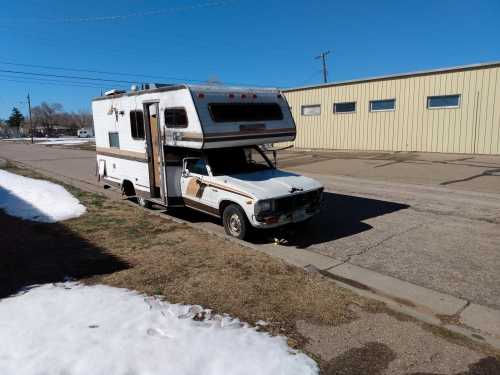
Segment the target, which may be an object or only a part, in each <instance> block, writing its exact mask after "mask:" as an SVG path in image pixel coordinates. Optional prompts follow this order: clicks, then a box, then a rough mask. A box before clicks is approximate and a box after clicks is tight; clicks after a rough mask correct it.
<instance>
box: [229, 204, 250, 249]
mask: <svg viewBox="0 0 500 375" xmlns="http://www.w3.org/2000/svg"><path fill="white" fill-rule="evenodd" d="M222 222H223V224H224V229H225V230H226V233H227V234H229V235H230V236H231V237H235V238H238V239H240V240H243V239H245V237H246V236H247V235H248V233H249V231H250V223H249V222H248V219H247V216H246V214H245V212H243V210H242V209H241V207H240V206H238V205H236V204H230V205H229V206H227V207H226V209H225V210H224V213H223V214H222Z"/></svg>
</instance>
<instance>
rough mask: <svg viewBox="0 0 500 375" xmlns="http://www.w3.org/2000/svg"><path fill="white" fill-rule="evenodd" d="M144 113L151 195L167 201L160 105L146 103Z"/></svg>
mask: <svg viewBox="0 0 500 375" xmlns="http://www.w3.org/2000/svg"><path fill="white" fill-rule="evenodd" d="M144 113H145V117H146V138H147V149H148V160H149V183H150V193H151V197H153V198H160V197H161V198H162V200H163V201H164V203H166V201H165V196H166V194H165V188H164V184H162V183H161V182H162V181H164V178H163V174H164V171H163V168H162V164H163V153H162V152H160V151H161V150H162V142H161V136H160V123H159V120H158V119H159V110H158V103H144Z"/></svg>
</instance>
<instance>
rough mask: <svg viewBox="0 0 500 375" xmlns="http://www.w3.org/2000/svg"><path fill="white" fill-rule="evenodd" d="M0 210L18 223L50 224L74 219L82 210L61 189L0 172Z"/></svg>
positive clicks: (84, 209)
mask: <svg viewBox="0 0 500 375" xmlns="http://www.w3.org/2000/svg"><path fill="white" fill-rule="evenodd" d="M0 209H3V210H5V212H6V213H7V214H9V215H12V216H16V217H20V218H22V219H27V220H33V221H40V222H44V223H53V222H56V221H60V220H67V219H71V218H74V217H78V216H80V215H82V214H84V213H85V211H86V208H85V206H83V205H81V204H80V202H79V201H78V199H76V198H75V197H73V196H72V195H71V194H70V193H68V191H66V189H64V188H63V187H62V186H60V185H57V184H53V183H52V182H49V181H43V180H35V179H33V178H28V177H23V176H19V175H17V174H14V173H10V172H7V171H3V170H0Z"/></svg>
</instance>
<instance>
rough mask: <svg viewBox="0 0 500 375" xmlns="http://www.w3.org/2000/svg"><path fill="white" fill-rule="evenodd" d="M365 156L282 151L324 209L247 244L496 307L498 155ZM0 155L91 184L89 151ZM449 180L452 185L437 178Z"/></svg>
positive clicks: (5, 148) (8, 146) (21, 149)
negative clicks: (320, 193)
mask: <svg viewBox="0 0 500 375" xmlns="http://www.w3.org/2000/svg"><path fill="white" fill-rule="evenodd" d="M366 155H367V154H364V155H361V156H357V155H356V154H351V156H349V154H347V153H344V154H343V157H341V158H335V160H332V159H329V160H325V159H324V158H322V159H320V160H310V159H311V158H310V157H309V156H308V155H307V154H302V155H298V156H297V155H292V154H289V155H285V158H284V159H283V160H282V161H281V162H280V163H281V164H282V165H283V166H285V167H286V168H288V169H290V170H292V171H293V170H295V171H300V173H302V174H306V175H310V176H311V177H314V178H316V179H318V180H319V181H321V182H322V183H323V184H324V185H325V188H326V189H325V191H326V193H325V205H324V209H323V210H322V213H321V214H320V215H318V216H317V217H316V218H315V219H314V220H313V221H312V222H311V223H310V224H309V225H308V226H307V227H300V226H298V227H296V228H295V229H293V230H287V231H278V232H264V233H262V235H261V236H258V237H256V238H254V239H253V240H252V242H253V243H254V244H255V245H257V246H274V247H276V248H277V249H280V250H283V251H287V248H289V247H292V246H294V247H299V248H302V249H307V250H308V251H312V252H317V253H321V254H323V255H327V256H331V257H334V258H336V259H340V260H343V261H346V262H350V263H352V264H355V265H359V266H362V267H366V268H368V269H371V270H373V271H376V272H379V273H382V274H386V275H389V276H392V277H396V278H399V279H401V280H405V281H408V282H412V283H414V284H417V285H421V286H424V287H427V288H430V289H434V290H436V291H440V292H443V293H447V294H451V295H454V296H456V297H460V298H463V299H466V300H469V301H471V302H475V303H478V304H481V305H485V306H490V307H492V308H495V309H499V310H500V287H499V286H500V272H498V270H500V177H499V176H498V175H497V174H496V172H495V171H496V170H497V169H498V168H500V157H496V158H495V157H489V158H488V159H487V160H474V157H467V161H468V162H467V164H468V165H463V164H464V163H462V162H460V164H459V165H455V164H454V163H453V162H451V163H446V162H444V163H443V160H445V159H446V158H448V159H450V161H453V160H458V159H461V158H465V156H463V155H462V156H461V158H457V157H454V158H453V157H452V156H445V157H443V156H442V155H441V156H440V155H434V156H432V155H431V156H429V155H426V156H425V158H427V159H426V168H425V173H422V171H421V168H422V163H415V162H414V161H415V158H414V157H413V158H410V159H411V160H410V162H409V163H406V162H404V160H403V161H398V160H396V162H391V165H390V172H382V171H383V168H381V166H383V167H385V166H387V163H388V158H387V154H374V155H373V156H372V157H369V158H366ZM399 157H401V155H400V156H399ZM0 158H7V159H11V160H15V161H19V162H22V163H25V164H27V165H29V166H31V167H34V168H38V169H41V170H46V171H49V172H52V173H56V174H59V175H61V176H65V177H69V178H71V179H74V180H75V181H83V182H87V183H92V184H95V182H96V178H95V156H94V154H93V153H92V152H89V151H82V150H72V149H62V148H56V147H46V146H39V145H25V144H12V143H7V142H0ZM297 158H298V159H297ZM301 158H302V159H303V160H306V161H307V162H306V163H304V162H301V161H300V159H301ZM443 158H444V159H443ZM434 159H435V160H437V162H436V163H433V162H432V161H433V160H434ZM291 160H295V161H294V162H290V161H291ZM360 160H362V161H363V163H362V164H359V162H360ZM393 161H394V160H393ZM328 163H330V164H328ZM332 163H333V164H332ZM356 163H358V164H359V165H358V167H356ZM346 164H348V165H349V166H350V167H349V168H347V167H346ZM353 166H354V167H353ZM433 168H434V169H433ZM339 169H340V170H342V169H345V170H347V171H348V172H349V173H339V172H338V170H339ZM371 169H376V173H377V175H375V176H374V175H373V173H374V172H370V171H371ZM386 170H387V169H386ZM483 171H486V172H487V173H486V174H483ZM488 171H493V172H491V173H489V172H488ZM336 173H339V174H344V175H338V174H336ZM370 173H372V174H370ZM384 173H385V174H384ZM345 174H348V175H349V176H346V175H345ZM353 176H354V177H353ZM363 176H366V177H368V178H364V177H363ZM394 176H395V177H394ZM467 176H471V177H473V178H472V179H468V177H467ZM474 176H477V177H474ZM483 177H484V178H483ZM402 181H410V182H411V184H410V183H402ZM449 181H451V182H453V181H457V184H458V185H459V186H456V187H455V186H453V183H445V184H442V183H441V182H449ZM460 182H463V183H465V184H466V185H465V186H464V185H463V184H462V185H460ZM473 190H476V191H473ZM171 214H173V215H175V216H178V217H181V218H183V219H187V220H190V221H192V222H197V223H199V225H201V226H205V227H207V228H209V229H211V230H214V231H218V232H222V231H223V228H222V227H221V226H220V223H219V222H218V221H217V220H214V219H212V218H211V217H208V216H205V215H202V214H198V213H193V212H191V211H188V210H180V211H179V210H178V211H175V212H171ZM277 240H278V241H279V243H278V244H277Z"/></svg>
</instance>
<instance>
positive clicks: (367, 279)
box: [327, 263, 467, 316]
mask: <svg viewBox="0 0 500 375" xmlns="http://www.w3.org/2000/svg"><path fill="white" fill-rule="evenodd" d="M327 272H328V273H329V274H331V276H332V277H333V278H335V279H338V280H339V281H344V282H351V283H352V282H354V283H356V284H357V285H358V288H366V289H368V290H369V291H371V292H373V293H376V294H380V295H385V296H387V297H389V298H392V299H394V300H396V301H398V302H400V303H401V304H403V305H407V306H409V307H413V308H416V309H419V310H421V311H422V312H424V313H432V314H438V315H450V316H451V315H455V314H458V313H459V312H460V311H461V310H462V309H463V308H465V306H466V305H467V301H466V300H463V299H460V298H456V297H453V296H450V295H447V294H443V293H439V292H436V291H434V290H431V289H427V288H424V287H421V286H418V285H415V284H411V283H408V282H406V281H402V280H399V279H395V278H394V277H390V276H386V275H382V274H380V273H377V272H374V271H371V270H369V269H366V268H362V267H358V266H355V265H353V264H350V263H344V264H341V265H339V266H337V267H333V268H332V269H329V270H328V271H327Z"/></svg>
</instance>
